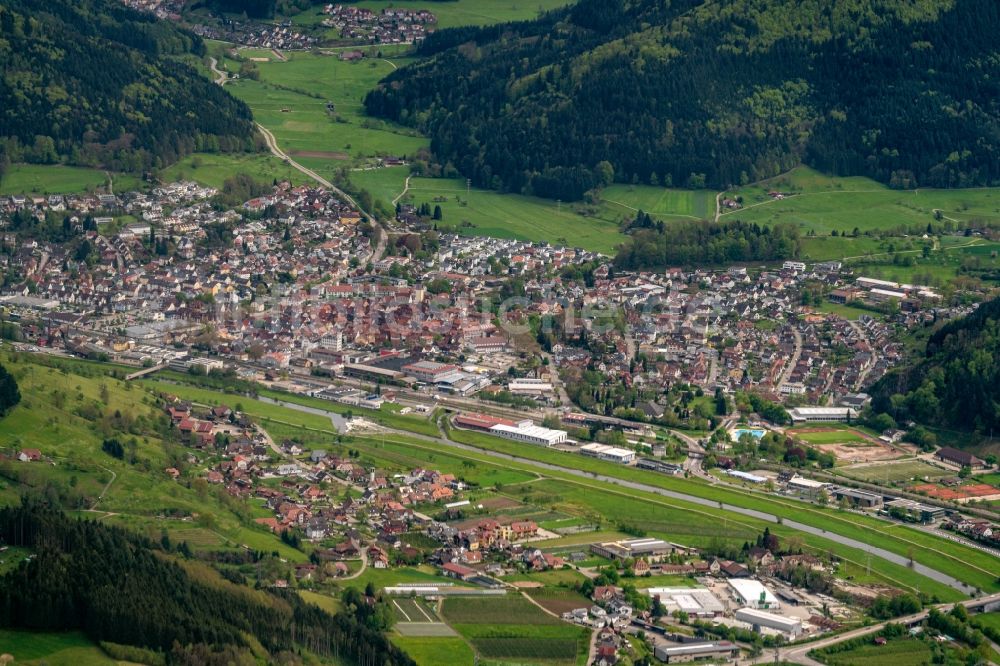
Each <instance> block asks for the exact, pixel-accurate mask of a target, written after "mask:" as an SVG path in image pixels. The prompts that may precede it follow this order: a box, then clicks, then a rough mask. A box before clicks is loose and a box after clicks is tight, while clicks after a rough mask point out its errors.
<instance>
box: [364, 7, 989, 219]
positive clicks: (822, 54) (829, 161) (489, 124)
mask: <svg viewBox="0 0 1000 666" xmlns="http://www.w3.org/2000/svg"><path fill="white" fill-rule="evenodd" d="M700 4H701V3H700V2H695V1H694V0H679V1H677V2H673V3H663V2H658V1H655V0H639V1H637V2H630V3H626V2H624V1H623V0H581V1H580V2H578V3H577V4H576V5H574V6H572V7H569V8H566V9H562V10H557V11H554V12H550V13H548V14H546V15H543V16H542V17H541V18H540V19H538V20H536V21H527V22H521V23H514V24H508V25H503V26H490V27H485V28H459V29H454V30H439V31H437V32H435V33H434V34H432V35H431V36H430V37H429V38H428V39H427V40H426V41H425V42H424V44H423V45H422V46H421V47H420V49H421V52H422V53H423V54H425V55H428V56H430V59H429V60H428V61H425V62H421V63H419V64H416V65H413V66H410V67H405V68H401V69H400V70H398V71H396V72H393V73H392V74H390V75H389V76H388V77H387V78H386V79H385V80H383V82H382V83H381V84H380V85H379V86H378V87H377V88H376V89H374V90H373V91H371V92H370V93H369V94H368V96H367V97H366V99H365V104H366V109H367V111H368V112H369V113H371V114H373V115H377V116H381V117H385V118H390V119H392V120H394V121H397V122H400V123H403V124H406V125H410V126H415V127H417V128H419V129H421V130H422V131H424V132H425V133H427V134H428V135H429V136H430V137H431V148H432V151H433V153H434V155H435V157H436V159H437V160H438V161H439V163H440V164H441V165H443V166H444V167H445V169H446V170H447V169H448V168H451V169H457V170H458V171H460V172H461V173H462V174H463V175H465V176H467V177H469V178H471V179H472V181H473V182H474V183H475V184H476V185H477V186H480V187H488V188H495V189H500V190H504V191H512V192H523V193H531V194H537V195H540V196H546V197H551V198H560V199H564V200H573V199H579V198H581V197H582V196H583V195H584V194H585V193H586V192H587V191H589V190H591V189H593V188H595V187H600V182H601V174H600V173H599V172H598V171H597V166H598V164H599V163H600V162H602V161H607V162H608V163H609V164H610V165H611V167H612V174H613V178H614V180H615V181H616V182H623V183H646V184H657V185H665V186H671V185H672V186H684V187H695V188H697V187H706V186H707V187H713V188H720V189H721V188H725V187H728V186H730V185H740V184H745V183H748V182H753V181H757V180H760V179H762V178H766V177H770V176H774V175H776V174H778V173H781V172H783V171H785V170H787V169H789V168H791V167H792V166H795V165H796V164H799V163H800V162H802V161H803V160H805V161H806V162H807V163H809V164H812V165H814V166H816V167H818V168H821V169H824V170H827V171H830V172H833V173H837V174H854V175H867V176H871V177H873V178H876V179H878V180H880V181H883V182H886V183H889V184H890V185H891V186H893V187H900V188H914V187H960V186H970V185H990V184H996V183H997V182H1000V140H998V139H997V137H998V136H1000V108H998V105H1000V102H998V100H1000V76H998V68H1000V65H998V64H997V62H996V61H995V59H993V58H991V57H989V56H988V54H991V53H992V52H993V48H994V46H993V45H992V40H993V38H992V35H994V34H995V33H996V31H997V29H998V28H1000V7H998V5H997V3H995V2H993V1H992V0H957V1H956V2H955V3H954V6H952V7H950V8H946V9H941V10H940V11H937V10H933V11H932V10H928V9H926V7H922V8H921V12H924V13H925V14H926V16H920V17H919V20H917V19H916V18H915V17H914V16H912V15H907V14H906V13H905V12H902V11H896V10H887V11H881V12H879V11H873V8H874V3H873V2H872V1H871V0H845V2H842V3H838V12H834V13H831V12H827V11H825V10H823V9H822V8H820V7H819V5H816V4H815V3H787V2H778V1H776V0H770V1H769V2H751V1H750V0H738V1H735V2H731V3H727V7H726V11H724V12H718V13H707V12H702V11H698V10H697V8H696V6H697V5H700ZM793 5H794V6H793ZM842 5H844V7H843V8H842V7H841V6H842ZM848 5H849V7H848ZM841 9H842V13H841ZM917 13H920V12H917ZM685 14H687V16H685V19H686V20H683V21H680V20H679V19H680V17H682V16H684V15H685ZM838 17H848V18H844V19H842V20H841V19H839V18H838ZM675 25H676V26H677V27H676V28H675ZM959 36H961V37H959ZM709 82H710V85H709Z"/></svg>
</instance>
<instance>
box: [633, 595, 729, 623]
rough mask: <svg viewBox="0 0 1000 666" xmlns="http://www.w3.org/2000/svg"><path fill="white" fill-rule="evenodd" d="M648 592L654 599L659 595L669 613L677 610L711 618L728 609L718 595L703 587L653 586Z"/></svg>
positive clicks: (693, 615) (694, 615)
mask: <svg viewBox="0 0 1000 666" xmlns="http://www.w3.org/2000/svg"><path fill="white" fill-rule="evenodd" d="M646 594H648V595H649V596H650V597H652V598H654V599H655V598H657V597H659V598H660V603H661V604H662V605H663V607H664V608H665V609H666V611H667V614H668V615H669V614H670V613H672V612H673V611H675V610H676V611H683V612H685V613H687V614H688V615H689V616H691V617H699V618H710V617H718V616H720V615H722V614H723V613H724V612H725V610H726V607H725V606H723V605H722V602H721V601H719V599H718V597H716V596H715V595H714V594H712V592H711V591H710V590H708V589H706V588H703V587H694V588H691V587H651V588H649V589H648V590H646Z"/></svg>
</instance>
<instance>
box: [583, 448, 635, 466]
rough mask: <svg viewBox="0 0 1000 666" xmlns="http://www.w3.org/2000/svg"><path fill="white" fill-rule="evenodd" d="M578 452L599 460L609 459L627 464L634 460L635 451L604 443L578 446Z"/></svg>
mask: <svg viewBox="0 0 1000 666" xmlns="http://www.w3.org/2000/svg"><path fill="white" fill-rule="evenodd" d="M580 453H582V454H583V455H585V456H590V457H592V458H598V459H600V460H609V461H611V462H616V463H619V464H622V465H628V464H629V463H631V462H633V461H634V460H635V451H633V450H631V449H621V448H618V447H617V446H608V445H606V444H584V445H583V446H581V447H580Z"/></svg>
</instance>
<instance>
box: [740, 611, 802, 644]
mask: <svg viewBox="0 0 1000 666" xmlns="http://www.w3.org/2000/svg"><path fill="white" fill-rule="evenodd" d="M735 617H736V619H737V620H739V621H740V622H746V623H747V624H749V625H750V626H751V627H753V630H754V631H755V632H757V633H758V634H759V633H763V632H762V631H761V630H762V629H764V628H767V629H773V630H775V631H780V632H781V633H783V634H785V635H786V636H788V637H789V638H797V637H798V635H799V634H801V633H802V621H801V620H798V619H795V618H793V617H785V616H783V615H776V614H775V613H768V612H767V611H762V610H758V609H756V608H741V609H739V610H738V611H736V613H735Z"/></svg>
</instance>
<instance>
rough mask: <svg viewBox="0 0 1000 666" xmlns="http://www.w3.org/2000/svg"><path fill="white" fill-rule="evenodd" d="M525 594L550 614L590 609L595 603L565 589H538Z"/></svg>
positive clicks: (573, 591)
mask: <svg viewBox="0 0 1000 666" xmlns="http://www.w3.org/2000/svg"><path fill="white" fill-rule="evenodd" d="M525 592H526V593H527V595H528V596H529V597H531V598H532V599H534V600H535V601H536V602H538V603H539V604H541V605H542V606H544V607H545V609H546V610H548V611H549V612H552V613H556V614H560V615H561V614H562V613H567V612H569V611H571V610H575V609H577V608H589V607H590V606H591V605H592V603H593V602H592V601H591V600H590V599H588V598H587V597H585V596H583V595H582V594H580V593H579V592H577V591H576V590H573V589H569V588H565V587H536V588H533V589H530V590H526V591H525Z"/></svg>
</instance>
